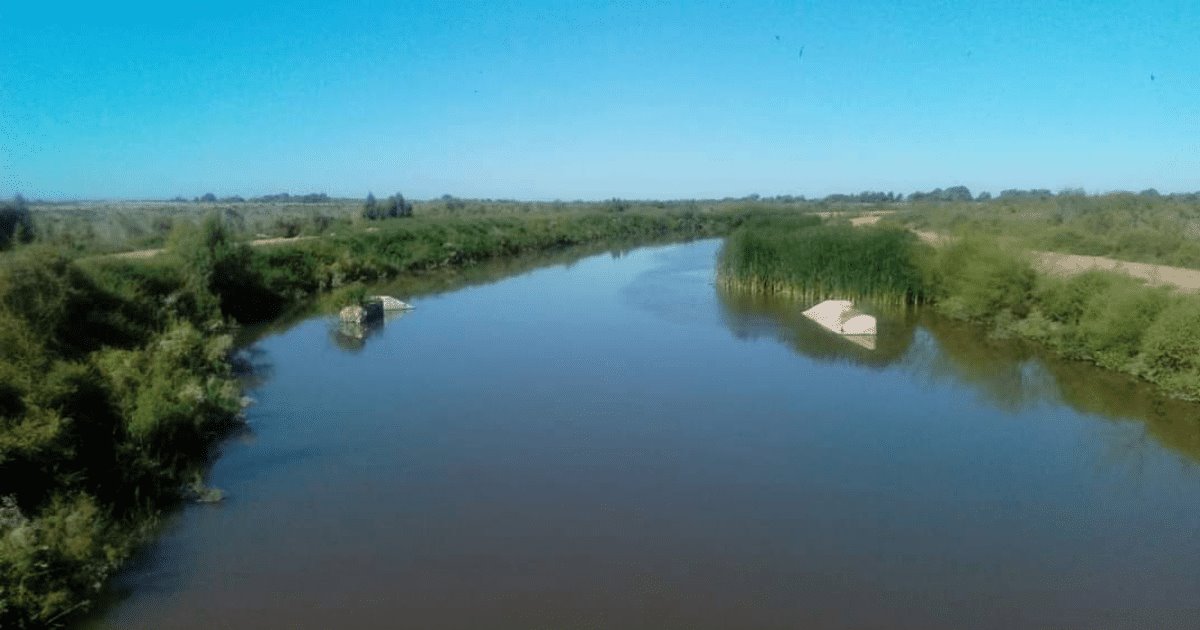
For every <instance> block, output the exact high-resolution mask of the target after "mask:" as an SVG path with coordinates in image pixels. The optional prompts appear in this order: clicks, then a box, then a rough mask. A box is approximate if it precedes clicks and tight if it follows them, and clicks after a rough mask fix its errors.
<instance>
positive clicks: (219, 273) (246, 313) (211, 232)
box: [168, 213, 281, 321]
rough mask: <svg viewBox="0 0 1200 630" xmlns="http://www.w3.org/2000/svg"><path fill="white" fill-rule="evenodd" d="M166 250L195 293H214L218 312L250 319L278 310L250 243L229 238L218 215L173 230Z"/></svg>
mask: <svg viewBox="0 0 1200 630" xmlns="http://www.w3.org/2000/svg"><path fill="white" fill-rule="evenodd" d="M168 251H169V252H170V253H171V254H173V255H174V256H176V257H177V258H178V259H179V261H180V263H181V265H182V268H183V270H184V273H185V285H186V286H188V287H190V288H191V289H192V290H193V291H194V294H196V295H210V294H211V295H212V296H215V297H216V299H217V304H218V305H219V307H220V310H221V312H222V313H225V314H226V315H229V316H231V317H233V318H234V319H236V320H238V321H254V320H259V319H263V318H265V317H270V316H271V315H274V314H276V313H278V312H279V309H280V302H281V301H280V299H279V296H277V295H276V294H274V293H272V292H271V291H270V290H268V289H267V288H266V285H265V283H264V280H263V277H262V274H261V272H260V271H259V270H258V268H257V267H255V266H254V265H253V258H254V253H253V252H252V250H251V248H250V246H249V245H247V244H246V243H243V242H237V241H235V240H234V239H233V236H232V234H231V233H230V231H229V229H228V228H227V227H226V225H225V220H224V218H223V217H222V216H221V215H220V214H217V213H213V214H210V215H209V216H208V217H206V218H205V219H204V221H203V222H202V223H201V224H200V225H199V226H198V227H193V226H191V225H184V226H182V227H180V228H179V229H177V230H176V231H175V232H174V233H172V235H171V238H170V241H169V242H168Z"/></svg>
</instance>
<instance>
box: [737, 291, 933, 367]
mask: <svg viewBox="0 0 1200 630" xmlns="http://www.w3.org/2000/svg"><path fill="white" fill-rule="evenodd" d="M717 297H718V299H719V301H720V304H721V317H722V319H723V320H724V322H725V325H726V326H727V327H728V328H729V330H730V331H731V332H732V333H733V334H734V336H735V337H737V338H738V339H761V338H764V337H766V338H771V339H776V340H778V341H780V342H782V343H784V344H786V345H787V346H789V347H791V348H792V349H793V350H795V351H796V352H797V353H799V354H801V355H803V356H806V357H809V358H812V359H817V360H820V361H843V362H848V363H853V364H855V365H861V366H864V367H870V368H885V367H887V366H889V365H892V364H893V363H896V362H897V361H900V360H901V359H902V358H904V356H905V354H906V353H907V352H908V349H909V346H910V345H912V343H913V335H914V332H915V331H916V327H917V318H916V313H915V312H914V311H913V310H912V309H895V308H891V309H878V308H874V307H872V306H871V305H869V304H863V305H862V307H863V308H864V309H865V310H866V311H867V312H869V313H871V314H872V315H875V316H876V319H877V320H878V322H879V323H878V328H879V333H878V334H877V335H876V336H875V348H874V349H870V348H866V347H863V346H861V345H859V344H856V343H853V342H852V341H850V340H848V339H845V338H842V337H840V336H838V335H835V334H832V333H830V332H829V331H827V330H825V329H824V328H822V327H821V326H819V325H817V324H816V323H814V322H813V321H811V320H809V319H808V318H807V317H805V316H804V315H803V314H802V313H801V311H803V310H804V309H805V308H807V307H808V306H811V304H808V305H803V304H801V303H800V302H798V301H796V300H795V299H792V298H787V297H778V296H764V295H752V294H748V293H743V292H740V291H736V290H730V289H726V288H724V287H720V286H718V287H717Z"/></svg>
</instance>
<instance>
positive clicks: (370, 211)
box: [362, 193, 381, 221]
mask: <svg viewBox="0 0 1200 630" xmlns="http://www.w3.org/2000/svg"><path fill="white" fill-rule="evenodd" d="M362 217H363V218H364V219H366V220H368V221H374V220H375V219H378V218H380V217H381V214H380V211H379V202H377V201H375V193H367V200H366V202H364V203H363V209H362Z"/></svg>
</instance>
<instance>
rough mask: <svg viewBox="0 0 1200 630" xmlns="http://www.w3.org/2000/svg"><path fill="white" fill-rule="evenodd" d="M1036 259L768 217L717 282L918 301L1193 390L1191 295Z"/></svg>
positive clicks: (1196, 299) (1180, 392)
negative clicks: (1049, 267) (1055, 268)
mask: <svg viewBox="0 0 1200 630" xmlns="http://www.w3.org/2000/svg"><path fill="white" fill-rule="evenodd" d="M817 252H823V253H821V254H818V253H817ZM1043 258H1044V257H1043ZM1056 260H1057V259H1056ZM1039 262H1040V263H1042V264H1045V263H1044V261H1042V260H1041V259H1039V258H1036V257H1035V256H1034V255H1033V254H1029V253H1026V252H1023V251H1021V250H1020V249H1014V248H1011V247H1007V246H1005V245H1003V244H1001V243H1000V242H999V241H998V240H997V239H995V238H994V237H988V236H980V235H963V236H961V237H958V238H955V239H952V240H945V241H943V242H940V243H939V244H938V245H937V246H936V247H935V246H932V245H930V244H929V243H928V242H926V240H925V239H919V238H918V237H916V236H914V235H912V234H911V233H909V232H907V231H905V230H903V229H900V228H896V227H876V226H872V225H862V226H858V227H850V226H813V225H807V224H805V225H800V224H796V223H795V222H794V221H793V222H790V223H789V222H788V221H785V220H780V219H767V220H763V221H758V222H755V223H751V224H748V225H746V226H744V227H742V228H740V229H739V230H738V231H737V232H735V233H734V234H733V235H732V236H731V237H730V238H729V240H728V241H727V244H726V247H725V249H724V250H723V252H722V256H721V263H720V269H721V274H720V280H721V282H722V283H723V284H724V285H726V286H730V287H740V288H742V289H744V290H751V291H755V292H762V293H767V294H792V295H800V296H804V297H805V298H806V299H808V300H809V301H813V300H822V299H828V298H847V299H859V298H866V299H871V300H874V301H877V302H890V303H901V304H903V303H929V304H932V305H933V306H934V307H935V308H937V309H938V310H939V311H941V312H942V313H943V314H945V315H947V316H949V317H952V318H955V319H960V320H964V321H970V322H973V323H975V324H978V325H980V326H983V327H984V328H985V329H986V331H987V332H988V334H990V335H994V336H1000V337H1004V336H1018V337H1022V338H1025V339H1029V340H1031V341H1035V342H1037V343H1040V344H1043V345H1044V346H1045V347H1047V348H1049V349H1051V350H1053V351H1054V352H1056V353H1058V354H1060V355H1061V356H1063V357H1066V358H1069V359H1074V360H1081V361H1087V362H1090V363H1094V364H1096V365H1099V366H1101V367H1104V368H1107V369H1112V370H1116V371H1119V372H1123V373H1125V374H1129V375H1132V376H1135V377H1138V378H1141V379H1143V380H1146V381H1149V382H1151V383H1153V384H1154V385H1156V386H1157V387H1159V388H1160V389H1161V390H1162V391H1164V392H1165V393H1167V394H1169V395H1171V396H1175V397H1179V398H1183V399H1189V400H1196V399H1200V358H1197V357H1200V296H1197V295H1196V294H1193V293H1179V292H1173V291H1171V290H1169V289H1167V288H1164V287H1162V286H1148V285H1145V284H1143V283H1142V281H1140V280H1139V279H1137V278H1133V277H1130V276H1129V275H1126V274H1124V273H1121V272H1118V271H1112V270H1101V269H1089V270H1086V271H1078V270H1076V271H1075V272H1074V273H1072V274H1066V273H1063V272H1061V271H1059V272H1054V273H1052V272H1047V271H1045V270H1044V267H1042V266H1041V265H1040V264H1039Z"/></svg>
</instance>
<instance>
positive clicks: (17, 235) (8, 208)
mask: <svg viewBox="0 0 1200 630" xmlns="http://www.w3.org/2000/svg"><path fill="white" fill-rule="evenodd" d="M33 237H34V229H33V217H32V216H31V215H30V214H29V207H28V205H27V204H26V203H25V199H24V198H23V197H21V195H17V196H16V197H13V199H12V201H9V202H6V203H3V204H0V250H5V249H8V248H9V247H11V246H12V245H13V243H29V242H31V241H33Z"/></svg>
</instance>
